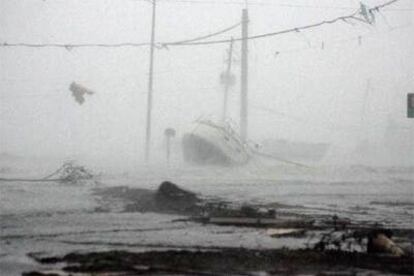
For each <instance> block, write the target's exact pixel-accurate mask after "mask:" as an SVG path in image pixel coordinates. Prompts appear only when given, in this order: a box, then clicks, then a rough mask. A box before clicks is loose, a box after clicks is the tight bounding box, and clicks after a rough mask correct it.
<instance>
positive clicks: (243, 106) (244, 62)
mask: <svg viewBox="0 0 414 276" xmlns="http://www.w3.org/2000/svg"><path fill="white" fill-rule="evenodd" d="M248 24H249V16H248V12H247V9H243V14H242V44H241V85H240V87H241V91H240V92H241V93H240V94H241V95H240V137H241V139H242V141H243V142H246V141H247V127H248V126H247V124H248V121H247V116H248V114H247V112H248V108H247V97H248V65H249V64H248V36H249V31H248Z"/></svg>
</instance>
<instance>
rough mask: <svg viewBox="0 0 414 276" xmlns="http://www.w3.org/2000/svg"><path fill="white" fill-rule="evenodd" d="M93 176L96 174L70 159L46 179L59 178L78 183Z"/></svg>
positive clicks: (66, 181)
mask: <svg viewBox="0 0 414 276" xmlns="http://www.w3.org/2000/svg"><path fill="white" fill-rule="evenodd" d="M93 177H94V175H93V174H92V173H91V172H90V171H89V170H87V169H86V168H85V167H83V166H79V165H76V164H75V162H73V161H68V162H65V163H64V164H63V165H62V166H61V167H60V168H59V169H57V170H56V171H55V172H53V173H52V174H50V175H48V176H46V177H45V178H44V179H45V180H48V179H57V180H59V181H60V182H62V183H71V184H76V183H79V182H80V181H83V180H90V179H92V178H93Z"/></svg>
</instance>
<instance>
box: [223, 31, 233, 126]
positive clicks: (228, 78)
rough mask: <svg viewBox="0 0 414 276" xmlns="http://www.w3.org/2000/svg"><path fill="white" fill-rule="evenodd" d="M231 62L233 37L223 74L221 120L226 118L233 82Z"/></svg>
mask: <svg viewBox="0 0 414 276" xmlns="http://www.w3.org/2000/svg"><path fill="white" fill-rule="evenodd" d="M232 62H233V38H232V39H231V41H230V47H229V51H228V56H227V69H226V72H225V73H224V75H223V80H222V81H223V84H224V99H223V113H222V116H221V119H222V121H223V122H224V121H225V120H226V115H227V100H228V97H229V89H230V86H231V85H233V84H234V76H233V75H232V74H231V64H232Z"/></svg>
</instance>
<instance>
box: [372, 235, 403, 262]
mask: <svg viewBox="0 0 414 276" xmlns="http://www.w3.org/2000/svg"><path fill="white" fill-rule="evenodd" d="M391 238H392V232H391V231H389V230H383V229H376V230H373V231H371V232H370V233H369V235H368V245H367V252H368V253H371V254H381V253H383V254H390V255H392V256H395V257H401V256H403V255H404V251H403V250H402V249H401V248H400V247H398V246H397V245H396V244H395V243H394V242H393V241H392V240H391Z"/></svg>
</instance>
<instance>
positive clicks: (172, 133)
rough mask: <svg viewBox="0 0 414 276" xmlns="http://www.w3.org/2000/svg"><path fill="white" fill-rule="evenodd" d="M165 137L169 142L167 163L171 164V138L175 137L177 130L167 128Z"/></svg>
mask: <svg viewBox="0 0 414 276" xmlns="http://www.w3.org/2000/svg"><path fill="white" fill-rule="evenodd" d="M164 135H165V138H166V141H167V162H168V163H170V155H171V138H173V137H175V129H173V128H167V129H165V131H164Z"/></svg>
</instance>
